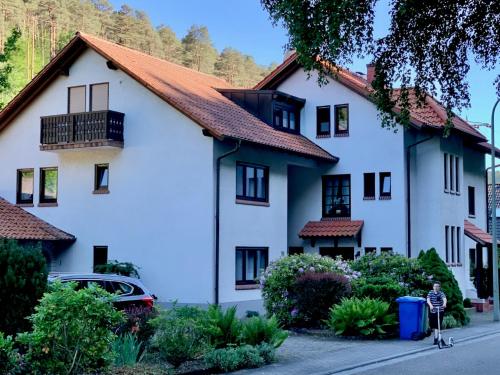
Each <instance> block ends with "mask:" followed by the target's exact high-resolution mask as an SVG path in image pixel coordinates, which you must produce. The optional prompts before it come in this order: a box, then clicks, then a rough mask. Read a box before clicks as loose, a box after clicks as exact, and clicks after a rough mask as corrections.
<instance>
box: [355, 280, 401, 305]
mask: <svg viewBox="0 0 500 375" xmlns="http://www.w3.org/2000/svg"><path fill="white" fill-rule="evenodd" d="M352 290H353V295H354V297H358V298H372V299H375V298H378V299H380V300H381V301H384V302H387V303H388V304H389V306H390V311H391V312H397V311H398V304H397V302H396V298H398V297H401V296H405V295H408V294H410V293H409V292H408V288H406V287H404V286H403V285H401V283H399V282H397V281H395V280H394V279H392V278H391V277H389V276H378V277H377V276H370V277H363V276H361V277H359V278H358V279H357V280H356V281H355V282H353V284H352Z"/></svg>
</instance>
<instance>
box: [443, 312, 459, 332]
mask: <svg viewBox="0 0 500 375" xmlns="http://www.w3.org/2000/svg"><path fill="white" fill-rule="evenodd" d="M461 326H462V325H461V324H460V323H459V322H457V320H456V319H455V318H454V317H453V315H446V316H445V317H443V327H442V329H450V328H457V327H461Z"/></svg>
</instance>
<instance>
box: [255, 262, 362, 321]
mask: <svg viewBox="0 0 500 375" xmlns="http://www.w3.org/2000/svg"><path fill="white" fill-rule="evenodd" d="M306 272H307V273H335V274H339V275H343V276H345V278H346V279H347V280H349V281H352V280H353V279H357V278H358V277H359V276H360V274H359V272H357V271H353V270H352V269H351V267H350V265H349V263H348V262H346V261H343V260H342V259H341V258H337V259H332V258H330V257H322V256H320V255H316V254H300V255H292V256H286V257H283V258H280V259H278V260H276V261H274V262H271V264H270V265H269V266H268V267H267V269H266V270H265V272H264V273H263V274H262V276H261V278H260V285H261V288H262V296H263V298H264V305H265V307H266V310H267V313H268V314H269V315H274V316H276V318H277V319H278V321H279V322H280V324H282V325H283V326H288V327H290V326H297V325H301V313H300V310H299V306H297V301H296V299H295V298H294V297H293V287H294V284H295V281H296V280H297V278H298V277H300V276H301V275H303V274H305V273H306Z"/></svg>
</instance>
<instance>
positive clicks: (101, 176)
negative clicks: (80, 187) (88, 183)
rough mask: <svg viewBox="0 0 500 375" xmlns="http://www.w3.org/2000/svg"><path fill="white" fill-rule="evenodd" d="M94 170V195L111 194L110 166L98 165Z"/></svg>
mask: <svg viewBox="0 0 500 375" xmlns="http://www.w3.org/2000/svg"><path fill="white" fill-rule="evenodd" d="M94 170H95V173H94V193H107V192H109V164H96V165H95V167H94Z"/></svg>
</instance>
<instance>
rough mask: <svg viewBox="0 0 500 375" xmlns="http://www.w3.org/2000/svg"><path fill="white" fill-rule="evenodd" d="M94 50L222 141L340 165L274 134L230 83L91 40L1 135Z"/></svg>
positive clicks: (34, 89) (75, 42)
mask: <svg viewBox="0 0 500 375" xmlns="http://www.w3.org/2000/svg"><path fill="white" fill-rule="evenodd" d="M86 48H91V49H93V50H94V51H96V52H97V53H99V54H100V55H101V56H103V57H104V58H105V59H107V60H108V61H110V62H112V64H113V65H114V66H115V67H117V68H118V69H120V70H122V71H123V72H125V73H126V74H128V75H129V76H131V77H132V78H134V79H136V80H137V81H138V82H139V83H141V84H142V85H144V86H145V87H146V88H148V89H149V90H151V91H152V92H153V93H155V94H156V95H158V96H159V97H160V98H161V99H163V100H164V101H165V102H167V103H168V104H170V105H171V106H173V107H174V108H176V109H177V110H179V111H180V112H182V113H183V114H184V115H186V116H187V117H189V118H191V119H192V120H193V121H194V122H196V123H197V124H199V125H200V126H202V127H203V128H205V129H206V130H207V131H208V132H209V133H210V134H211V135H213V136H214V137H216V138H217V139H219V140H223V139H226V138H227V139H237V140H242V141H245V142H249V143H254V144H259V145H264V146H268V147H272V148H275V149H279V150H282V151H287V152H292V153H297V154H301V155H303V156H308V157H313V158H318V159H323V160H326V161H337V160H338V159H337V158H336V157H334V156H332V155H331V154H330V153H328V152H327V151H325V150H324V149H322V148H321V147H319V146H318V145H316V144H315V143H314V142H312V141H310V140H309V139H307V138H306V137H304V136H302V135H299V134H290V133H286V132H282V131H279V130H276V129H274V128H272V127H271V126H269V125H267V124H265V123H264V122H262V121H261V120H259V119H258V118H257V117H255V116H253V115H252V114H250V113H249V112H247V111H246V110H244V109H243V108H241V107H240V106H238V105H237V104H236V103H234V102H232V101H231V100H230V99H228V98H226V97H225V96H224V95H222V94H221V93H219V92H218V91H217V88H230V85H229V84H228V83H226V82H225V81H224V80H222V79H219V78H217V77H214V76H211V75H209V74H204V73H201V72H198V71H195V70H192V69H188V68H186V67H183V66H180V65H177V64H174V63H171V62H168V61H165V60H162V59H159V58H156V57H153V56H150V55H147V54H145V53H142V52H139V51H136V50H133V49H130V48H127V47H124V46H121V45H118V44H115V43H112V42H109V41H106V40H103V39H100V38H96V37H94V36H90V35H87V34H83V33H77V35H76V36H75V37H74V38H73V39H72V40H71V41H70V42H69V43H68V45H67V46H66V47H65V48H63V50H62V51H61V52H60V53H59V54H58V55H57V56H56V57H55V58H54V59H53V60H52V61H51V62H50V63H49V64H48V65H47V66H46V67H45V68H44V69H43V70H42V71H41V72H40V73H39V75H38V76H37V77H35V78H34V79H33V81H32V82H31V83H30V84H28V85H27V86H26V87H25V88H24V89H23V90H22V91H21V92H20V93H19V94H18V95H17V96H16V98H14V99H13V100H12V101H11V102H10V103H9V104H8V105H7V106H6V107H5V108H4V110H3V111H2V112H0V130H1V129H2V128H3V127H4V126H6V125H7V123H8V122H10V121H11V120H12V118H13V117H14V116H15V112H16V110H19V109H18V107H22V106H24V105H26V104H27V102H29V100H30V97H31V96H34V95H36V94H37V93H38V92H39V91H41V90H40V87H43V85H46V84H48V81H49V80H50V79H53V78H54V77H53V75H54V71H57V70H59V71H60V69H61V65H64V64H66V67H67V66H69V65H71V63H72V62H73V61H74V59H75V58H76V57H72V56H74V55H75V54H77V53H81V52H82V51H83V50H85V49H86Z"/></svg>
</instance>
